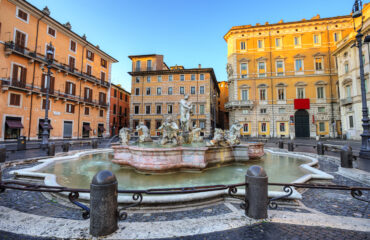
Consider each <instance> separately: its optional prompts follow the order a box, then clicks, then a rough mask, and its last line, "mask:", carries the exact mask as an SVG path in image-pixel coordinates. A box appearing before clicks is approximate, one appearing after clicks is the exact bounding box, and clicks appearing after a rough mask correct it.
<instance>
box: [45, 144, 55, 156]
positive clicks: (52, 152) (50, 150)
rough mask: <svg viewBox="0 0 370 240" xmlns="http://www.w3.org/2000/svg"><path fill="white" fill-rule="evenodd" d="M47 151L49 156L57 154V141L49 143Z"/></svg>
mask: <svg viewBox="0 0 370 240" xmlns="http://www.w3.org/2000/svg"><path fill="white" fill-rule="evenodd" d="M47 152H48V156H55V143H49V145H48V150H47Z"/></svg>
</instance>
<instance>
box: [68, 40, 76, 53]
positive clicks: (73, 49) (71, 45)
mask: <svg viewBox="0 0 370 240" xmlns="http://www.w3.org/2000/svg"><path fill="white" fill-rule="evenodd" d="M76 49H77V44H76V42H75V41H73V40H71V41H70V43H69V50H71V51H72V52H74V53H75V52H76Z"/></svg>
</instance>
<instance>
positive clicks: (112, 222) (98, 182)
mask: <svg viewBox="0 0 370 240" xmlns="http://www.w3.org/2000/svg"><path fill="white" fill-rule="evenodd" d="M117 188H118V183H117V179H116V176H115V175H114V174H113V173H112V172H111V171H108V170H103V171H100V172H98V173H97V174H95V176H94V178H93V180H92V181H91V185H90V234H91V235H92V236H94V237H99V236H106V235H108V234H111V233H113V232H115V231H116V230H117V229H118V224H117V221H118V213H117V207H118V203H117V197H118V194H117Z"/></svg>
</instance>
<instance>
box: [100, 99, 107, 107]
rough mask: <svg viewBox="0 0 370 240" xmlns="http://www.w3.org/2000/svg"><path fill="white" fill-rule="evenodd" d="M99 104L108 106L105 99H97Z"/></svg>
mask: <svg viewBox="0 0 370 240" xmlns="http://www.w3.org/2000/svg"><path fill="white" fill-rule="evenodd" d="M99 105H100V106H102V107H108V103H107V102H106V101H105V100H99Z"/></svg>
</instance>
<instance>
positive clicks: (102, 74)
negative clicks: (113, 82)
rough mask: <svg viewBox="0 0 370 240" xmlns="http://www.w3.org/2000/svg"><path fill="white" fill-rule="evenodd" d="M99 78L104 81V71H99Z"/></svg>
mask: <svg viewBox="0 0 370 240" xmlns="http://www.w3.org/2000/svg"><path fill="white" fill-rule="evenodd" d="M100 79H101V80H102V81H105V72H100Z"/></svg>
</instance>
